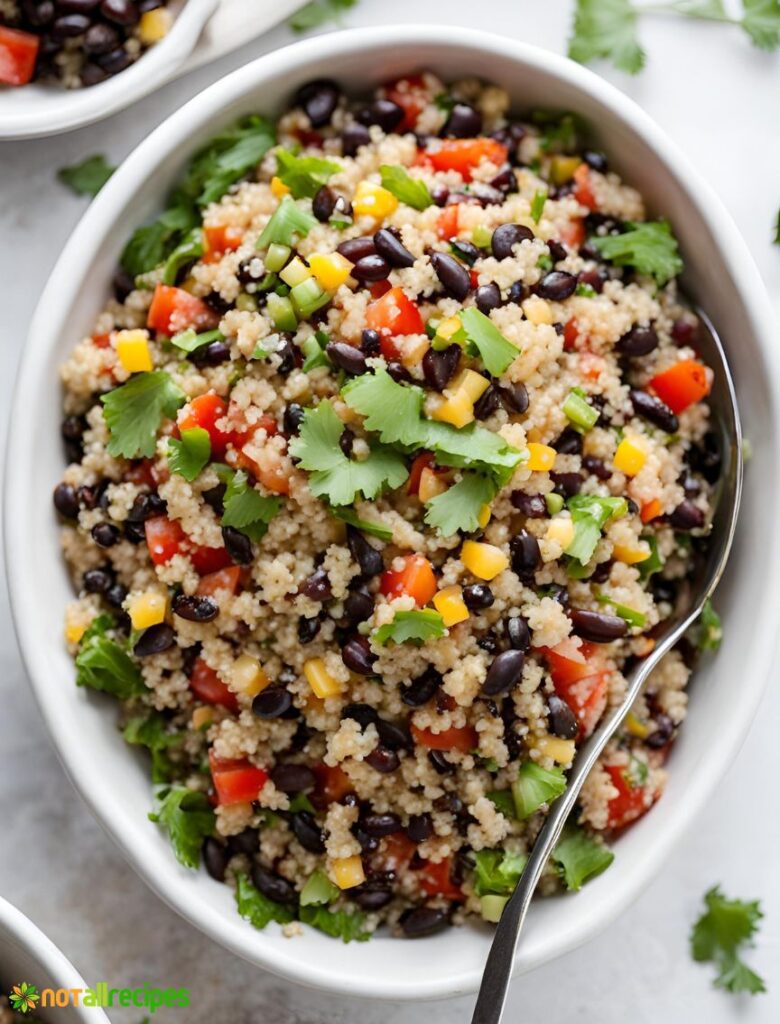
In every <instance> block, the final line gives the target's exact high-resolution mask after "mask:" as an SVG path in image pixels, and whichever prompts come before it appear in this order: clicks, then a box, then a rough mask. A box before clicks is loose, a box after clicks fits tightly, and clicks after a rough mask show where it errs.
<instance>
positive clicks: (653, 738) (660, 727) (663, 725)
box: [645, 713, 674, 750]
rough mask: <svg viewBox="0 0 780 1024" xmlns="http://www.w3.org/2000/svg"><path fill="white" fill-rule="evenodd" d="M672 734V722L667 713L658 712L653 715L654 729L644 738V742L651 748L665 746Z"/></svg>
mask: <svg viewBox="0 0 780 1024" xmlns="http://www.w3.org/2000/svg"><path fill="white" fill-rule="evenodd" d="M673 735H674V722H673V721H672V720H671V718H670V717H669V716H668V715H665V714H663V713H660V714H658V715H656V716H655V729H654V730H653V732H651V733H650V735H649V736H648V737H646V739H645V743H646V745H647V746H648V747H650V748H651V749H652V750H658V749H659V748H661V747H665V746H666V744H667V743H668V742H669V740H670V739H671V738H672V736H673Z"/></svg>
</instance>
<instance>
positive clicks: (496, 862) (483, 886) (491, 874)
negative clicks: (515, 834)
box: [474, 850, 528, 896]
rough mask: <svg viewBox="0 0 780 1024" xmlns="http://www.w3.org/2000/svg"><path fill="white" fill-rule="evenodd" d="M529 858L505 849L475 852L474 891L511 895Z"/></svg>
mask: <svg viewBox="0 0 780 1024" xmlns="http://www.w3.org/2000/svg"><path fill="white" fill-rule="evenodd" d="M527 861H528V858H527V857H526V856H525V854H522V853H508V852H506V851H504V850H480V851H479V852H478V853H475V854H474V892H475V893H476V894H477V896H487V895H489V894H491V893H492V894H493V895H495V896H511V895H512V893H513V892H514V891H515V887H516V885H517V883H518V882H519V880H520V875H522V873H523V869H524V868H525V865H526V862H527Z"/></svg>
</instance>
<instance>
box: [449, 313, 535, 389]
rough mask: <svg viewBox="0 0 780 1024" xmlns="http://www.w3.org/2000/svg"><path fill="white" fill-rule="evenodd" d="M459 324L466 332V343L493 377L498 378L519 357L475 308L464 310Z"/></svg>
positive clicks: (489, 321)
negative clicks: (471, 346) (475, 351)
mask: <svg viewBox="0 0 780 1024" xmlns="http://www.w3.org/2000/svg"><path fill="white" fill-rule="evenodd" d="M460 322H461V323H462V324H463V329H464V330H465V332H466V338H467V343H468V344H470V345H473V346H474V348H475V349H476V350H477V351H478V352H479V355H480V358H481V359H482V362H483V363H484V365H485V369H486V370H487V371H488V373H489V374H491V375H492V376H493V377H500V376H501V374H502V373H503V372H504V370H506V368H507V367H508V366H509V365H510V364H511V363H512V362H514V360H515V359H516V358H517V357H518V356H519V355H520V350H519V349H518V348H517V347H516V346H515V345H513V344H512V342H511V341H507V339H506V338H505V337H504V335H503V334H502V333H501V332H500V331H499V329H498V328H497V327H496V325H495V324H494V323H493V321H492V320H491V319H490V317H489V316H485V314H484V313H482V312H480V310H478V309H477V308H476V306H470V307H469V308H468V309H464V310H463V312H462V313H461V314H460Z"/></svg>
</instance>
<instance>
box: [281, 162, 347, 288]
mask: <svg viewBox="0 0 780 1024" xmlns="http://www.w3.org/2000/svg"><path fill="white" fill-rule="evenodd" d="M274 156H275V157H276V173H277V175H278V176H279V178H280V179H281V180H282V182H283V183H284V184H285V185H286V186H287V187H288V188H289V190H290V192H291V193H292V197H293V199H313V198H314V196H316V194H317V193H318V192H319V190H320V189H321V188H322V186H323V185H325V184H327V182H328V179H329V178H330V177H331V176H332V175H334V174H335V173H336V172H337V171H340V170H341V165H340V164H337V163H334V162H333V161H332V160H323V159H322V158H321V157H318V156H295V154H294V153H291V152H290V151H289V150H287V149H277V150H276V152H275V153H274ZM269 269H270V270H273V269H274V268H273V267H270V268H269Z"/></svg>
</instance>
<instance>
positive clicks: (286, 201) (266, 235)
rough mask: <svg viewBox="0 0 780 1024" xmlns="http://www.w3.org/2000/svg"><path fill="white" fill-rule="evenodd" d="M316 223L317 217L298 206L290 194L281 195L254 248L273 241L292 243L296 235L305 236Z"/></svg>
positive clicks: (261, 247)
mask: <svg viewBox="0 0 780 1024" xmlns="http://www.w3.org/2000/svg"><path fill="white" fill-rule="evenodd" d="M316 225H317V218H316V217H312V215H311V214H310V213H307V212H306V210H304V209H303V207H302V206H298V204H297V203H296V202H295V200H294V199H293V198H292V196H282V201H281V202H280V203H279V205H278V206H277V207H276V209H275V210H274V212H273V214H272V215H271V219H270V220H269V221H268V223H267V224H266V226H265V227H264V228H263V232H262V234H261V235H260V237H259V238H258V240H257V245H256V248H257V249H265V248H266V247H267V246H269V245H272V244H273V243H274V242H276V243H277V245H292V244H293V241H294V240H295V237H296V236H299V237H301V238H305V237H306V236H307V235H308V233H309V232H310V231H311V229H312V228H313V227H316Z"/></svg>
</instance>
